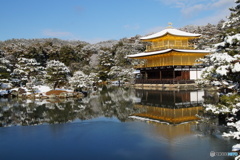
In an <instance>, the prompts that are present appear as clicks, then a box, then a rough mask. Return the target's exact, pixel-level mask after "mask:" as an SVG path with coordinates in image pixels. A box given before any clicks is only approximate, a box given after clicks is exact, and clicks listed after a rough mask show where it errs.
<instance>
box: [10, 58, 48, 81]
mask: <svg viewBox="0 0 240 160" xmlns="http://www.w3.org/2000/svg"><path fill="white" fill-rule="evenodd" d="M15 67H16V68H15V69H14V70H13V72H12V73H11V77H12V78H13V79H15V80H17V81H15V82H19V84H20V85H25V84H26V83H27V82H28V83H31V84H32V85H34V84H37V83H38V82H40V81H42V76H43V75H44V73H45V68H44V67H42V66H40V63H38V62H37V61H36V60H35V59H28V58H18V62H17V64H16V65H15Z"/></svg>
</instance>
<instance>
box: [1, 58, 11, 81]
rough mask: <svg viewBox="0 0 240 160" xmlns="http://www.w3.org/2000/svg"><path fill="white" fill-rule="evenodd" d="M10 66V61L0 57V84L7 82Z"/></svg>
mask: <svg viewBox="0 0 240 160" xmlns="http://www.w3.org/2000/svg"><path fill="white" fill-rule="evenodd" d="M10 66H11V63H10V61H9V60H7V59H6V58H4V57H3V58H0V84H1V83H8V82H9V78H10V73H11V70H10Z"/></svg>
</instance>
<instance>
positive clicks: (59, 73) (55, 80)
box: [45, 60, 70, 89]
mask: <svg viewBox="0 0 240 160" xmlns="http://www.w3.org/2000/svg"><path fill="white" fill-rule="evenodd" d="M46 72H47V74H46V75H45V79H46V82H47V83H49V84H53V88H54V89H55V88H56V87H57V86H59V85H62V84H65V83H66V82H67V79H68V77H69V74H70V70H69V69H68V67H67V66H66V65H65V64H64V63H62V62H60V61H56V60H50V61H48V62H47V66H46Z"/></svg>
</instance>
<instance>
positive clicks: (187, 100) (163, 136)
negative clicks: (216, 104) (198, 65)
mask: <svg viewBox="0 0 240 160" xmlns="http://www.w3.org/2000/svg"><path fill="white" fill-rule="evenodd" d="M196 95H200V96H199V98H197V97H194V96H196ZM203 95H204V92H196V91H194V92H189V91H188V92H187V91H176V92H173V91H169V92H168V91H165V92H163V91H143V90H135V89H129V88H119V87H115V88H107V87H105V88H102V89H100V90H98V91H97V92H95V93H91V95H89V97H86V98H84V99H82V100H79V99H69V100H67V101H61V100H60V101H56V102H54V103H52V102H49V101H46V100H44V101H29V100H22V101H19V100H6V99H5V100H4V101H1V109H0V114H1V116H0V120H1V125H2V127H0V142H1V143H0V159H1V160H17V159H25V160H32V159H34V160H38V159H39V160H40V159H41V160H42V159H45V160H53V159H58V160H65V159H68V160H71V159H72V160H76V159H109V160H110V159H119V160H122V159H129V160H130V159H131V160H132V159H133V160H134V159H138V160H145V159H163V160H168V159H169V160H179V159H180V160H185V159H195V160H202V159H229V157H214V158H211V157H210V156H209V155H210V151H216V152H217V151H219V152H220V151H221V152H224V151H225V152H226V151H230V150H231V146H232V145H233V144H234V143H235V141H233V140H230V139H223V138H222V137H221V136H220V135H221V130H220V129H219V128H218V127H216V125H215V124H216V123H215V122H217V120H216V121H214V122H209V123H206V122H202V121H194V120H193V121H191V122H188V123H186V122H187V121H186V122H185V123H171V122H170V121H163V120H162V119H160V118H158V116H157V115H155V119H153V118H152V117H146V116H147V115H151V114H156V113H158V112H159V113H161V114H166V116H170V117H171V116H172V118H176V117H174V116H173V115H169V114H170V113H172V112H171V111H172V110H178V109H180V110H181V111H182V112H181V113H182V115H181V117H184V116H185V117H186V115H189V112H188V111H190V112H192V110H191V108H192V107H199V106H200V104H202V102H203V98H201V97H202V96H203ZM139 106H140V107H139ZM164 109H165V110H168V111H167V112H164V111H163V110H164ZM189 109H190V110H189ZM149 111H151V112H149ZM162 112H163V113H162ZM185 112H186V113H187V114H186V115H185ZM143 113H144V115H145V117H144V118H148V119H141V120H139V119H135V118H134V119H133V118H129V116H132V115H135V116H139V117H140V116H141V114H143ZM159 117H160V116H159ZM177 118H179V117H177ZM209 131H211V132H209ZM211 133H214V134H211ZM230 159H231V158H230Z"/></svg>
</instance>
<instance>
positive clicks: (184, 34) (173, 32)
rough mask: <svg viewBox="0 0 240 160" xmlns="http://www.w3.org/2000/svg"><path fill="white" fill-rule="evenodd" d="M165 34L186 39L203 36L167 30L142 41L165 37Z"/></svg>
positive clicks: (171, 29)
mask: <svg viewBox="0 0 240 160" xmlns="http://www.w3.org/2000/svg"><path fill="white" fill-rule="evenodd" d="M165 34H171V35H175V36H184V37H200V36H201V34H195V33H188V32H184V31H180V30H178V29H174V28H167V29H164V30H162V31H160V32H157V33H154V34H152V35H149V36H146V37H142V38H141V40H147V39H153V38H157V37H161V36H164V35H165Z"/></svg>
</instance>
